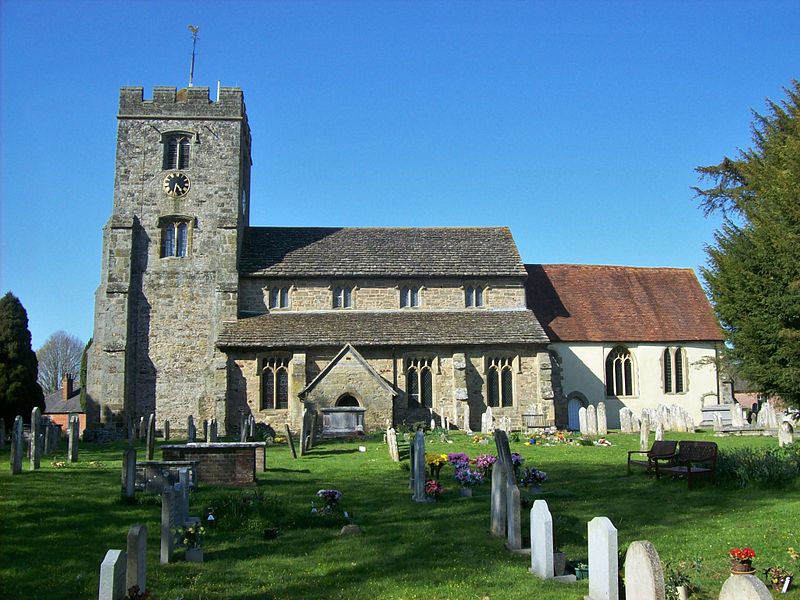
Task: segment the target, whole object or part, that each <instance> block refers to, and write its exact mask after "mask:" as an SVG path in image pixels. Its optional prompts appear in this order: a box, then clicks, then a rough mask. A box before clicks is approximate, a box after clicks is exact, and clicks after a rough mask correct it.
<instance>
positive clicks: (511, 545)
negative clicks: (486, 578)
mask: <svg viewBox="0 0 800 600" xmlns="http://www.w3.org/2000/svg"><path fill="white" fill-rule="evenodd" d="M494 441H495V444H496V446H497V461H498V463H500V464H502V467H503V472H504V474H505V476H506V478H505V479H506V487H505V498H504V501H505V513H506V548H508V549H509V550H512V551H513V550H520V549H521V548H522V522H521V521H522V515H521V513H520V494H519V487H517V479H516V474H515V472H514V464H513V462H512V461H511V448H510V446H509V445H508V435H507V434H506V432H505V430H503V429H495V431H494ZM496 467H497V463H495V468H496Z"/></svg>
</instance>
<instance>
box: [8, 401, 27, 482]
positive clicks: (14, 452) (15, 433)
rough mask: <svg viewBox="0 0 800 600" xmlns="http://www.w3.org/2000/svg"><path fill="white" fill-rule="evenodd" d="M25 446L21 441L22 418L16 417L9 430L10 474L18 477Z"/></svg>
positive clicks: (20, 471)
mask: <svg viewBox="0 0 800 600" xmlns="http://www.w3.org/2000/svg"><path fill="white" fill-rule="evenodd" d="M24 451H25V445H24V443H23V439H22V417H21V416H20V415H17V416H16V418H15V419H14V426H13V427H12V428H11V474H12V475H19V474H20V473H22V453H23V452H24Z"/></svg>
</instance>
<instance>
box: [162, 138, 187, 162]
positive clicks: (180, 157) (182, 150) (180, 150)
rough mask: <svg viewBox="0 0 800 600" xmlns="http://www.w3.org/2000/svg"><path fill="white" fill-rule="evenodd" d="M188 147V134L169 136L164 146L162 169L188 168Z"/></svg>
mask: <svg viewBox="0 0 800 600" xmlns="http://www.w3.org/2000/svg"><path fill="white" fill-rule="evenodd" d="M190 148H191V142H190V140H189V136H188V135H174V136H170V138H169V139H168V140H167V143H166V146H165V147H164V170H168V169H188V168H189V154H190Z"/></svg>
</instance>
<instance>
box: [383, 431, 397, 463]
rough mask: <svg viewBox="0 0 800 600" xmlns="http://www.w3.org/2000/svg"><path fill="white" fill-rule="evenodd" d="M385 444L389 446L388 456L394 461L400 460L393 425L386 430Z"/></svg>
mask: <svg viewBox="0 0 800 600" xmlns="http://www.w3.org/2000/svg"><path fill="white" fill-rule="evenodd" d="M386 444H387V445H388V446H389V456H390V457H391V459H392V460H393V461H394V462H400V451H399V450H398V449H397V433H396V432H395V430H394V427H390V428H389V430H388V431H387V432H386Z"/></svg>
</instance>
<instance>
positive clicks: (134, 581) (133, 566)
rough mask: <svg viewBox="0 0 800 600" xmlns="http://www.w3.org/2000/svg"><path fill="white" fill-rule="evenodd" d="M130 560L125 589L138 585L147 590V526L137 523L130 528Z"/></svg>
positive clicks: (140, 588)
mask: <svg viewBox="0 0 800 600" xmlns="http://www.w3.org/2000/svg"><path fill="white" fill-rule="evenodd" d="M127 554H128V560H127V575H126V577H125V589H126V590H129V589H131V588H132V587H133V586H135V585H138V586H139V591H140V592H144V591H146V590H147V526H145V525H142V524H141V523H137V524H136V525H131V527H130V529H128V552H127Z"/></svg>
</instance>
